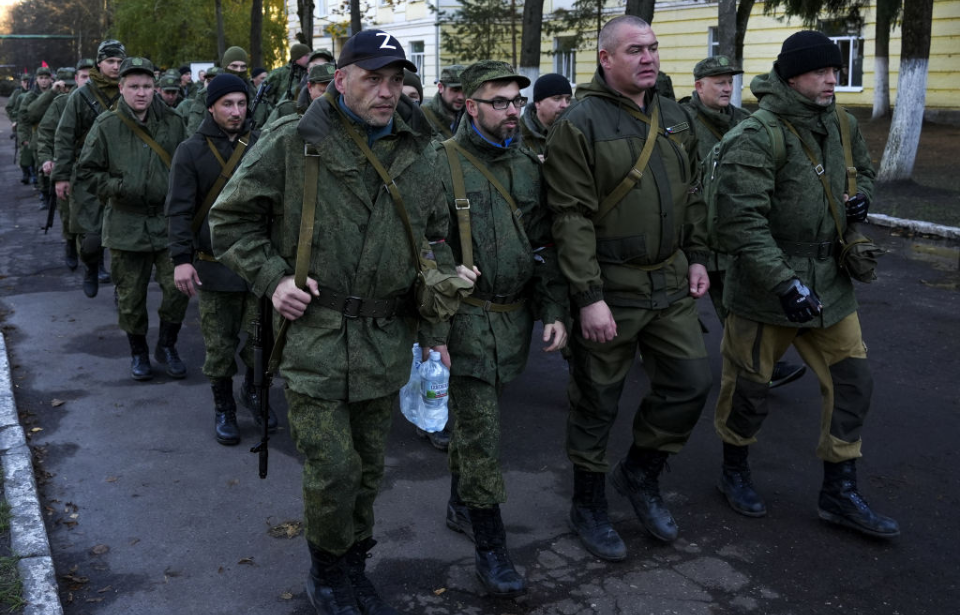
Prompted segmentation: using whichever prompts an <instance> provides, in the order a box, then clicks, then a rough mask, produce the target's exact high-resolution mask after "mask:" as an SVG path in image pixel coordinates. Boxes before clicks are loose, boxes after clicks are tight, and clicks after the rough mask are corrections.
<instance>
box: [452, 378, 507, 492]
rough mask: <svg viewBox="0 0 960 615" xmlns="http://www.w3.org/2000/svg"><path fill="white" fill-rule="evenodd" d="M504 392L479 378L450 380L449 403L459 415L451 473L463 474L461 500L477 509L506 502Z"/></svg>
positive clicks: (453, 444) (460, 487) (460, 488)
mask: <svg viewBox="0 0 960 615" xmlns="http://www.w3.org/2000/svg"><path fill="white" fill-rule="evenodd" d="M454 360H455V359H454ZM502 389H503V387H502V385H499V384H497V385H493V384H490V383H487V382H484V381H482V380H478V379H476V378H470V377H467V376H451V377H450V396H449V400H450V401H449V404H450V407H451V408H450V409H451V413H452V412H456V415H457V420H456V422H455V423H454V425H453V434H452V435H451V438H450V448H449V452H448V458H449V464H450V473H451V474H459V475H460V482H459V486H458V490H459V493H460V499H461V500H463V501H464V502H466V503H467V504H468V505H470V506H474V507H477V508H487V507H490V506H493V505H494V504H502V503H504V502H506V501H507V491H506V488H505V487H504V484H503V473H502V472H501V471H500V405H499V404H498V403H497V399H498V398H499V397H500V391H501V390H502Z"/></svg>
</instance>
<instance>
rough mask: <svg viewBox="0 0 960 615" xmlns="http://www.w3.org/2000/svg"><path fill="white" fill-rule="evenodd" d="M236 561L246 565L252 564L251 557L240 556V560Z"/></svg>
mask: <svg viewBox="0 0 960 615" xmlns="http://www.w3.org/2000/svg"><path fill="white" fill-rule="evenodd" d="M237 563H238V564H246V565H248V566H253V558H252V557H241V558H240V561H239V562H237Z"/></svg>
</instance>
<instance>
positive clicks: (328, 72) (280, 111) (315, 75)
mask: <svg viewBox="0 0 960 615" xmlns="http://www.w3.org/2000/svg"><path fill="white" fill-rule="evenodd" d="M318 51H320V52H325V51H326V50H324V49H320V50H318ZM321 55H323V54H322V53H321ZM336 71H337V67H336V66H334V65H333V64H316V65H314V66H312V67H311V68H310V74H309V76H308V78H307V83H308V84H310V83H330V82H331V81H333V75H334V73H336ZM311 102H313V99H312V98H311V97H310V88H309V87H306V88H303V89H302V90H301V91H300V94H299V95H298V96H297V100H296V101H293V100H289V99H288V100H282V101H280V103H279V104H278V105H277V106H276V107H275V108H274V109H273V111H271V112H270V117H268V118H267V121H266V124H263V125H264V126H266V125H267V124H272V123H273V122H275V121H277V120H278V119H280V118H282V117H285V116H287V115H293V114H294V113H297V114H299V115H303V114H304V112H306V110H307V107H309V106H310V103H311Z"/></svg>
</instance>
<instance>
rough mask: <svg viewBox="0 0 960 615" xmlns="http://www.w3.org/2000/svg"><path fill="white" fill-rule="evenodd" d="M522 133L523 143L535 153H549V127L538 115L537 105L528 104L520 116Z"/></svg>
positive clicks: (540, 154)
mask: <svg viewBox="0 0 960 615" xmlns="http://www.w3.org/2000/svg"><path fill="white" fill-rule="evenodd" d="M520 135H521V136H522V137H523V144H524V145H525V146H527V147H528V148H529V149H530V150H531V151H533V153H534V154H537V155H538V156H543V155H544V154H546V153H547V127H546V126H544V125H543V122H541V121H540V118H538V117H537V107H536V105H527V106H526V108H524V110H523V116H522V117H521V118H520Z"/></svg>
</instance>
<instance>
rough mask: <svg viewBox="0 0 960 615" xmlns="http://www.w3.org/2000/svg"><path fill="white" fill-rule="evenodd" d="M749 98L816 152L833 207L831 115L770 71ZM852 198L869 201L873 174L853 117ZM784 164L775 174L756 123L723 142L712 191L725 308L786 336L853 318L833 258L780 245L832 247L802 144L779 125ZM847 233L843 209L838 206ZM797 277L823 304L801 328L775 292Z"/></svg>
mask: <svg viewBox="0 0 960 615" xmlns="http://www.w3.org/2000/svg"><path fill="white" fill-rule="evenodd" d="M750 89H751V90H752V91H753V93H754V95H755V96H756V97H757V98H758V99H759V100H760V108H761V109H767V110H769V111H772V112H773V113H775V114H777V115H778V116H779V117H780V118H783V119H784V120H787V121H789V122H790V123H791V124H793V126H794V127H795V128H796V129H797V132H798V133H799V134H800V136H801V137H803V139H804V140H805V141H806V142H807V143H808V144H810V146H811V147H812V148H814V151H815V153H816V154H817V156H818V157H819V159H820V161H821V162H822V164H823V167H824V168H825V169H826V174H827V177H828V179H829V181H830V186H831V190H832V191H833V194H834V196H835V198H837V199H840V198H842V196H841V195H842V194H843V193H844V192H846V183H845V182H846V173H845V169H846V164H845V163H844V156H843V148H842V145H841V141H840V130H839V123H838V121H837V117H836V114H835V107H834V105H833V104H831V105H830V106H828V107H821V106H819V105H817V104H815V103H814V102H812V101H810V100H808V99H807V98H805V97H804V96H802V95H800V94H799V93H797V92H796V91H794V90H793V89H792V88H790V86H788V85H787V84H786V83H785V82H784V81H783V80H782V79H780V77H779V76H778V75H777V74H776V72H775V71H771V72H770V73H769V74H767V75H758V76H757V77H755V78H754V79H753V82H752V83H751V84H750ZM850 123H851V135H852V141H853V144H852V147H853V158H854V165H855V166H856V167H857V170H858V175H857V190H858V191H859V192H863V193H864V194H866V195H867V197H871V196H872V195H873V179H874V171H873V165H872V164H871V162H870V154H869V152H868V151H867V147H866V143H865V142H864V140H863V136H862V135H861V134H860V128H859V126H858V125H857V121H856V120H855V119H854V118H853V116H850ZM781 129H782V130H783V132H784V141H785V145H786V160H785V162H784V164H783V166H781V167H780V168H777V161H776V160H775V159H774V158H775V157H774V152H773V145H772V143H771V140H770V136H769V134H768V132H767V130H766V128H765V127H764V126H763V125H762V124H761V123H760V122H759V121H758V120H757V119H755V118H748V119H746V120H744V121H743V122H741V123H740V124H739V125H738V126H737V127H736V128H734V129H733V131H731V133H730V137H728V138H726V139H724V146H723V149H722V150H721V152H720V167H719V174H718V179H717V181H718V183H717V215H718V220H717V229H716V231H717V240H718V242H719V244H720V246H721V247H722V248H723V249H724V251H725V252H727V253H728V254H731V255H733V262H732V263H731V265H730V268H729V269H728V270H727V276H726V282H725V286H724V292H723V304H724V306H725V307H727V309H729V310H730V311H731V312H733V313H735V314H737V315H739V316H743V317H745V318H748V319H751V320H756V321H760V322H766V323H771V324H775V325H781V326H785V327H829V326H831V325H833V324H835V323H837V322H839V321H840V320H842V319H843V318H845V317H846V316H848V315H850V314H851V313H853V312H854V311H855V310H856V309H857V300H856V297H855V296H854V292H853V283H852V282H851V280H850V277H849V276H848V275H847V274H846V273H844V272H843V271H842V270H841V269H840V267H839V266H838V265H837V260H836V258H835V257H833V256H828V257H825V258H823V259H818V258H809V257H799V256H792V255H789V254H787V253H785V251H784V249H783V248H781V246H780V245H778V242H780V243H781V244H784V242H809V243H820V242H835V241H836V240H837V229H836V225H835V223H834V220H833V217H832V216H831V213H830V208H829V205H828V202H827V196H826V193H825V191H824V189H823V186H822V184H821V183H820V180H819V179H818V177H817V174H816V172H815V170H814V167H813V164H812V163H811V162H810V159H809V158H807V156H806V154H805V153H804V151H803V149H802V147H801V145H800V143H799V142H798V141H797V139H796V137H794V136H793V134H791V133H790V132H789V131H788V130H786V129H785V128H784V127H783V126H781ZM837 211H838V212H839V215H840V219H841V223H842V224H843V226H844V227H846V216H845V214H844V206H843V204H842V203H837ZM784 245H786V244H784ZM793 278H800V281H802V282H803V283H804V284H806V285H807V287H808V288H810V289H811V290H812V291H813V292H814V293H816V294H817V296H818V297H820V300H821V301H822V302H823V306H824V308H823V315H822V317H821V318H816V319H814V320H812V321H810V322H807V323H803V324H799V323H792V322H790V321H789V320H787V317H786V316H785V315H784V313H783V309H782V308H781V305H780V300H779V298H778V296H777V291H778V289H782V287H783V286H784V285H785V284H786V283H788V282H789V281H790V280H791V279H793Z"/></svg>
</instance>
